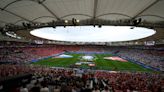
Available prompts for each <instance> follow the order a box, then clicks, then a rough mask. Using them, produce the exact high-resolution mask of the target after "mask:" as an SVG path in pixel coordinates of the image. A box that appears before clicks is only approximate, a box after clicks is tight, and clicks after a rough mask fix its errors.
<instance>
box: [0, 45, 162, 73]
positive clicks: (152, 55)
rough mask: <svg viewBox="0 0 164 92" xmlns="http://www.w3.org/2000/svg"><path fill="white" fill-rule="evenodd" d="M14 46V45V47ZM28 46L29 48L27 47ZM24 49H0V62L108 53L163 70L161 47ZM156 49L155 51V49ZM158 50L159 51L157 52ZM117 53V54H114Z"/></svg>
mask: <svg viewBox="0 0 164 92" xmlns="http://www.w3.org/2000/svg"><path fill="white" fill-rule="evenodd" d="M14 46H15V45H14ZM28 46H29V47H28ZM28 46H25V47H5V46H4V47H0V62H14V63H27V62H31V61H32V60H36V59H39V58H43V57H47V56H51V55H54V54H58V53H61V52H63V51H75V52H76V51H81V52H110V53H112V54H116V55H119V56H121V57H124V58H127V59H130V60H133V61H138V62H141V63H143V64H145V65H148V66H152V67H155V68H159V69H160V70H164V50H162V47H145V46H141V47H130V48H129V47H126V46H125V47H123V46H120V47H109V46H87V45H86V46H75V45H72V46H71V45H69V46H67V45H28ZM155 48H157V49H155ZM159 48H160V50H159ZM116 52H117V53H116Z"/></svg>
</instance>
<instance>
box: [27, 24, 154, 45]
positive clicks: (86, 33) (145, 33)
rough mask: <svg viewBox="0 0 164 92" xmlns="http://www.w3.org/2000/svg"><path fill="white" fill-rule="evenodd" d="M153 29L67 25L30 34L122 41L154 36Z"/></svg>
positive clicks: (46, 37) (72, 38)
mask: <svg viewBox="0 0 164 92" xmlns="http://www.w3.org/2000/svg"><path fill="white" fill-rule="evenodd" d="M155 33H156V31H155V30H153V29H148V28H142V27H135V28H133V29H131V27H130V26H102V27H101V28H99V27H93V26H67V27H65V28H64V27H56V28H52V27H45V28H39V29H34V30H32V31H30V34H32V35H34V36H37V37H40V38H44V39H49V40H57V41H69V42H120V41H131V40H138V39H142V38H145V37H149V36H152V35H154V34H155Z"/></svg>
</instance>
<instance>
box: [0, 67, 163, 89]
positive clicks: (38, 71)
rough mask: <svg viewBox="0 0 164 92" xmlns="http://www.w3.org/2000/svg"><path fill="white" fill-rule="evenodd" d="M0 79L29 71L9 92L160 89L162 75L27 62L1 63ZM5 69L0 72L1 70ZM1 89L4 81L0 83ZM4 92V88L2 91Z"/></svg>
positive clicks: (161, 87)
mask: <svg viewBox="0 0 164 92" xmlns="http://www.w3.org/2000/svg"><path fill="white" fill-rule="evenodd" d="M0 68H1V69H0V70H1V71H0V78H1V79H2V77H3V78H4V77H6V76H14V75H19V74H25V73H31V74H33V77H32V78H31V79H30V80H29V82H26V83H25V82H22V84H21V85H19V86H17V87H16V86H14V87H13V88H10V90H12V91H9V92H134V91H135V92H162V90H164V86H163V85H164V76H163V75H161V74H150V73H117V72H115V73H111V72H109V71H99V70H96V71H93V70H80V69H79V70H80V71H84V72H81V75H79V74H78V73H79V72H77V71H79V70H77V69H76V70H74V69H60V68H46V67H41V66H27V65H0ZM2 69H3V70H5V71H3V70H2ZM0 86H2V89H3V84H1V85H0ZM2 92H3V91H2Z"/></svg>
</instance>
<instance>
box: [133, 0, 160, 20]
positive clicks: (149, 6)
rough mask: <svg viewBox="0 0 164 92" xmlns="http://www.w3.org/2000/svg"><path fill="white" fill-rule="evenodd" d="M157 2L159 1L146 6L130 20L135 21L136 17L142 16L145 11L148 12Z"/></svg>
mask: <svg viewBox="0 0 164 92" xmlns="http://www.w3.org/2000/svg"><path fill="white" fill-rule="evenodd" d="M159 1H160V0H156V1H154V2H153V3H151V4H150V5H148V6H147V7H146V8H144V9H143V10H141V11H140V12H138V13H137V14H136V15H134V17H133V18H132V19H135V18H136V17H138V16H139V15H140V14H142V13H143V12H145V11H146V10H148V9H149V8H151V7H152V6H153V5H155V4H156V3H158V2H159Z"/></svg>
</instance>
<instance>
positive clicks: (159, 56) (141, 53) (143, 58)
mask: <svg viewBox="0 0 164 92" xmlns="http://www.w3.org/2000/svg"><path fill="white" fill-rule="evenodd" d="M117 55H119V56H122V57H124V58H128V59H130V60H133V61H137V62H141V63H143V64H145V65H148V66H152V67H155V68H159V69H160V70H162V71H163V70H164V51H156V50H138V49H123V50H119V53H117Z"/></svg>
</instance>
